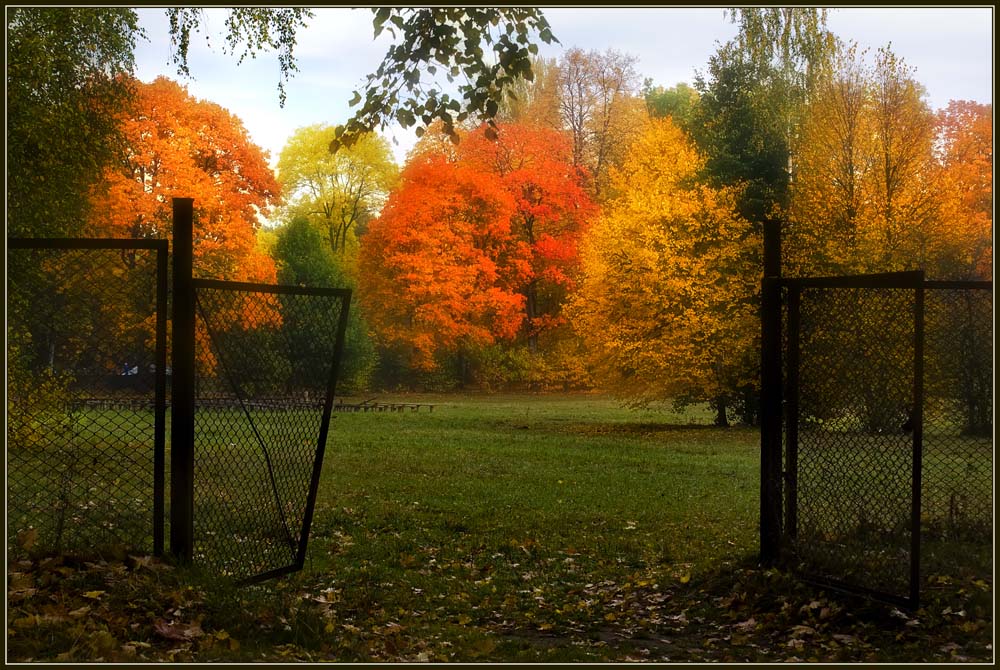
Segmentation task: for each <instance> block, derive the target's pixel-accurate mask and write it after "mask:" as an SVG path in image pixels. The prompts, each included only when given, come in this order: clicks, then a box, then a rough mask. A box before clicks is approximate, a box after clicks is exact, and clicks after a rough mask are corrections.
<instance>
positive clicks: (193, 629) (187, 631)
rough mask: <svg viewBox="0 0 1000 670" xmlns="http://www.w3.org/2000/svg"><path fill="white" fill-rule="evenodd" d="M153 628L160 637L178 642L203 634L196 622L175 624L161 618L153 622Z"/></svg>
mask: <svg viewBox="0 0 1000 670" xmlns="http://www.w3.org/2000/svg"><path fill="white" fill-rule="evenodd" d="M153 630H154V631H156V633H157V634H158V635H160V636H161V637H165V638H166V639H168V640H177V641H178V642H188V641H190V640H194V639H195V638H199V637H201V636H202V635H204V634H205V632H204V631H202V629H201V626H199V625H198V624H196V623H193V624H182V623H177V624H175V623H167V622H166V621H164V620H163V619H157V620H156V623H154V624H153Z"/></svg>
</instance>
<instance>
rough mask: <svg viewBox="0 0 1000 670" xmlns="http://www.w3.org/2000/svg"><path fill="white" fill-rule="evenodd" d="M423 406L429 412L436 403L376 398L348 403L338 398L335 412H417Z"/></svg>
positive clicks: (334, 407)
mask: <svg viewBox="0 0 1000 670" xmlns="http://www.w3.org/2000/svg"><path fill="white" fill-rule="evenodd" d="M422 407H426V408H427V410H428V411H429V412H433V411H434V405H432V404H430V403H425V402H378V401H376V400H375V399H374V398H372V399H370V400H362V401H361V402H357V403H348V402H344V401H343V400H338V401H337V402H335V403H334V405H333V411H335V412H402V411H404V410H407V409H408V410H410V411H411V412H417V411H419V410H420V409H421V408H422Z"/></svg>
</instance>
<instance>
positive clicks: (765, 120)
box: [8, 8, 992, 423]
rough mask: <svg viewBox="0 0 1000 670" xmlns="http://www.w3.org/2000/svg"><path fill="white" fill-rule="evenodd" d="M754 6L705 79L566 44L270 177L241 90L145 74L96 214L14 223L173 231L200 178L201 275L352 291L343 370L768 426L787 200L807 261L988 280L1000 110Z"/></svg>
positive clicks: (313, 133)
mask: <svg viewBox="0 0 1000 670" xmlns="http://www.w3.org/2000/svg"><path fill="white" fill-rule="evenodd" d="M732 16H733V20H735V21H737V22H738V24H739V28H740V29H739V32H738V35H737V37H736V38H734V39H733V40H732V41H730V42H728V43H726V44H723V45H721V46H720V47H719V48H718V50H717V51H716V53H715V54H714V55H713V56H712V58H711V59H710V61H709V63H708V64H707V66H706V68H705V71H704V74H703V75H702V76H700V77H699V78H698V79H696V80H695V81H694V82H692V83H691V84H687V83H678V84H676V85H674V86H671V87H665V86H663V85H658V84H656V83H655V82H653V81H651V80H650V79H645V80H640V75H639V72H638V71H637V69H636V66H637V62H636V60H635V59H634V58H632V57H631V56H628V55H627V54H624V53H619V52H616V51H607V52H604V53H598V52H585V51H582V50H580V49H575V48H571V49H568V50H567V51H566V52H565V53H564V54H563V55H562V56H561V57H560V58H558V59H555V60H543V59H536V60H535V61H534V63H533V68H532V76H531V77H530V78H525V77H522V78H521V79H518V80H517V81H516V82H515V83H514V85H512V86H511V87H510V91H509V92H510V93H511V94H512V95H508V97H507V98H506V99H505V100H506V101H505V103H504V104H503V105H500V106H499V107H497V108H496V109H495V110H493V111H495V113H496V114H495V119H494V123H481V122H480V121H479V120H476V119H473V118H471V117H470V118H469V119H467V120H466V122H465V123H464V125H463V124H458V125H454V126H451V127H444V126H443V125H435V124H433V123H430V121H431V119H428V120H426V121H427V122H428V123H430V125H429V127H428V128H429V129H428V130H426V131H424V130H423V129H421V130H420V135H421V137H420V139H419V141H418V143H417V145H416V146H415V147H414V149H413V150H412V151H411V152H410V154H409V155H408V157H407V160H406V162H405V164H404V165H403V166H402V167H401V168H400V167H398V166H396V165H395V164H394V162H393V160H392V156H391V151H390V148H389V146H388V144H387V143H386V141H385V140H384V139H382V138H381V137H380V136H378V135H376V134H368V135H365V136H363V137H362V139H360V140H359V141H357V142H355V143H354V144H352V145H351V146H350V147H340V148H339V150H338V151H336V152H334V153H331V151H330V148H331V145H332V144H337V142H335V138H336V134H335V133H336V131H335V129H334V127H333V126H327V125H316V126H311V127H307V128H301V129H299V130H298V131H297V132H296V133H295V134H294V135H293V137H291V138H290V139H289V141H288V143H287V145H286V146H285V148H284V149H283V151H282V152H281V155H280V157H279V160H278V164H277V170H276V173H275V172H272V171H271V170H270V169H269V168H268V166H267V159H266V157H265V155H264V153H263V152H262V151H261V150H260V149H259V148H258V147H256V145H254V144H253V142H252V141H251V139H250V138H249V137H248V135H247V133H246V130H245V129H244V128H243V126H242V123H241V122H240V121H239V119H237V118H235V117H234V116H232V115H231V114H229V113H228V112H227V111H226V110H224V109H222V108H220V107H219V106H218V105H215V104H214V103H211V102H207V101H202V100H196V99H194V98H192V97H191V96H190V95H189V94H188V93H187V91H186V90H185V89H184V88H183V87H181V86H180V85H178V84H176V83H174V82H172V81H169V80H167V79H163V78H161V79H158V80H156V81H155V82H152V83H150V84H142V83H140V82H134V81H133V82H131V83H129V87H130V88H131V90H132V92H133V94H134V99H133V103H132V104H130V105H129V106H127V107H125V108H123V109H120V110H118V111H116V112H115V114H114V115H112V116H108V115H97V116H94V117H93V123H95V124H96V123H97V122H98V121H101V122H102V123H104V122H107V120H108V119H109V118H113V119H115V120H116V122H117V125H116V128H118V129H119V131H120V134H121V142H120V143H117V144H110V145H109V146H108V148H107V151H108V154H109V155H110V156H111V159H110V160H108V161H107V163H106V164H105V165H103V166H102V167H101V169H100V170H95V171H94V175H93V178H92V179H91V180H89V181H88V182H87V184H86V185H85V186H82V185H81V187H80V188H81V189H82V190H83V191H84V192H85V193H86V198H87V201H88V203H89V207H88V208H87V209H86V211H87V212H88V214H87V216H86V217H84V218H83V220H82V221H81V220H78V219H74V218H71V217H69V218H60V217H55V218H49V219H45V220H44V221H42V220H39V221H35V220H33V219H31V218H30V217H23V218H20V219H18V221H17V225H11V218H10V214H8V222H9V229H10V230H11V231H12V232H13V231H20V230H24V229H29V230H35V228H37V229H38V230H42V229H44V230H45V231H46V232H50V231H53V230H54V231H56V232H62V233H63V234H74V235H81V234H82V235H87V236H98V235H99V236H111V237H168V236H169V234H170V216H169V207H170V205H169V202H170V198H171V197H172V196H175V195H176V196H185V197H194V198H195V199H196V210H197V217H198V218H197V221H196V236H197V240H196V245H195V256H196V259H195V262H196V272H198V273H200V274H202V275H203V276H212V277H221V278H231V279H244V280H255V281H279V282H282V283H293V284H308V285H332V286H349V287H351V288H353V289H355V295H356V296H357V302H356V304H355V307H354V309H353V310H352V317H351V323H350V326H349V332H348V346H347V359H346V361H345V375H344V386H343V387H342V388H343V390H344V391H346V392H361V391H362V390H369V389H400V388H406V389H439V390H443V389H457V388H469V387H476V388H488V389H503V388H525V389H573V388H601V389H607V390H612V391H614V392H615V393H617V394H618V395H619V396H620V397H622V398H623V399H624V400H626V401H628V402H631V403H633V404H644V403H647V402H650V401H653V400H662V399H665V398H673V399H676V400H678V401H679V402H711V403H712V404H713V406H714V407H715V409H716V411H717V416H718V422H719V423H725V422H727V421H729V420H732V419H733V418H739V419H740V420H743V421H746V422H753V421H755V420H756V414H755V408H756V388H755V385H756V380H757V376H758V375H757V364H758V355H757V352H758V348H759V346H758V341H757V338H758V332H759V327H758V322H757V309H758V302H759V300H758V298H759V296H758V293H759V284H760V275H761V230H762V226H763V224H764V222H765V221H766V220H769V219H776V220H778V221H780V222H781V223H782V229H783V232H784V236H785V245H784V248H785V263H786V267H785V268H784V271H785V272H786V273H787V274H789V275H807V274H833V273H844V272H876V271H877V272H884V271H893V270H905V269H913V268H924V269H926V270H927V271H928V274H929V276H930V277H932V278H938V279H969V278H988V277H990V276H991V274H992V105H990V104H986V105H983V104H978V103H973V102H962V101H955V102H952V103H950V104H949V106H948V107H947V108H946V109H943V110H932V109H930V108H929V106H928V103H927V102H926V96H925V92H924V90H923V88H922V86H921V85H920V83H919V82H918V81H917V79H916V78H915V75H914V72H913V70H912V69H911V68H909V67H908V66H907V65H906V64H905V63H904V62H902V60H901V59H899V58H898V57H897V56H895V55H894V54H893V53H892V52H891V50H890V49H889V48H883V49H879V50H878V51H876V52H875V53H873V54H872V53H866V52H862V51H860V50H859V49H858V48H857V47H856V46H853V45H846V44H843V43H841V42H840V41H839V40H838V39H837V38H836V36H834V35H832V34H830V33H829V32H828V31H827V30H826V28H825V24H824V14H823V12H822V11H819V10H811V9H805V8H796V9H780V10H779V9H744V10H738V11H737V12H735V13H734V14H733V15H732ZM113 47H114V48H115V49H121V50H125V49H127V47H128V45H124V44H121V45H119V44H114V45H113ZM8 79H9V80H10V76H8ZM116 81H117V80H116ZM14 93H15V97H16V96H17V95H19V94H18V91H17V90H16V89H15V91H14ZM25 95H27V94H25ZM18 100H20V98H17V99H15V101H14V102H17V101H18ZM9 102H10V95H9ZM11 113H12V114H14V115H15V116H17V115H21V116H24V115H23V114H21V112H19V111H17V109H16V108H15V109H14V111H12V112H11ZM21 116H19V117H18V118H21ZM86 118H90V117H86ZM24 122H25V123H26V124H29V126H30V123H29V120H27V119H25V120H24ZM43 130H44V128H40V129H39V132H42V131H43ZM21 135H25V133H23V132H21ZM32 137H33V136H32ZM28 139H30V140H31V141H32V142H37V141H38V139H37V138H34V139H31V138H30V137H29V138H28ZM25 142H28V140H25ZM31 146H34V145H31V144H30V143H25V144H24V146H23V147H21V146H20V145H18V146H17V147H15V148H16V149H17V150H18V151H21V153H24V154H25V155H28V153H27V152H28V151H29V149H30V148H31ZM20 155H21V154H16V156H20ZM46 155H48V154H46ZM11 167H12V169H14V167H15V166H14V165H12V166H11ZM22 182H23V183H24V184H27V183H28V182H26V181H25V179H21V180H19V182H18V183H19V184H21V183H22ZM18 188H20V186H18ZM45 188H50V187H49V186H46V187H45ZM32 193H35V191H32V190H31V189H29V188H27V187H25V189H23V193H22V191H17V192H16V193H15V194H14V195H15V196H16V197H17V198H19V199H22V200H24V201H25V202H26V203H27V200H28V197H29V195H31V194H32ZM9 195H10V193H9ZM32 197H34V196H32ZM60 197H61V196H60ZM63 200H65V198H63ZM18 206H19V207H20V208H21V209H31V206H30V203H28V204H25V205H23V206H22V205H20V204H19V205H18ZM77 209H79V208H77ZM31 211H34V209H32V210H31ZM67 211H77V210H76V209H73V208H71V207H69V206H67ZM265 220H268V221H270V222H271V224H272V225H264V223H263V222H264V221H265ZM39 226H40V227H41V228H38V227H39Z"/></svg>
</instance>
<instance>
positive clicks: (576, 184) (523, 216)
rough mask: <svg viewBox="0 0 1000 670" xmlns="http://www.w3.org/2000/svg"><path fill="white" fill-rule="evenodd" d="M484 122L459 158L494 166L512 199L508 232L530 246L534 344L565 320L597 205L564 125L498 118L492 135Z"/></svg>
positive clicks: (528, 296)
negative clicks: (555, 126) (566, 302)
mask: <svg viewBox="0 0 1000 670" xmlns="http://www.w3.org/2000/svg"><path fill="white" fill-rule="evenodd" d="M486 130H487V127H486V126H482V127H480V128H479V129H477V130H476V131H474V132H473V133H471V134H470V135H469V136H468V137H466V138H465V139H463V140H462V142H461V143H460V144H459V145H458V149H457V159H458V161H459V162H461V163H462V164H463V165H465V166H467V167H468V168H470V169H474V170H477V171H479V172H482V173H488V174H491V175H492V176H493V177H492V178H493V179H495V180H497V181H498V183H499V184H500V185H502V187H503V188H504V190H506V191H507V192H508V193H509V194H510V195H511V197H512V198H513V200H514V204H515V209H514V213H513V215H512V217H511V221H510V224H511V234H512V235H513V236H514V237H515V238H516V239H517V240H518V241H519V242H521V243H523V244H524V245H526V246H527V249H528V250H529V255H528V258H529V262H530V271H529V272H528V274H527V275H526V276H525V277H524V280H523V283H522V284H521V285H520V286H519V287H518V290H519V291H520V292H521V294H522V295H523V296H524V306H525V316H526V321H525V324H524V330H525V335H526V336H527V340H528V343H529V346H530V347H531V348H532V349H533V350H534V349H535V348H536V346H537V338H538V336H539V335H540V334H542V333H544V332H547V331H550V330H552V329H554V328H556V327H558V326H560V325H562V324H563V323H565V319H564V318H563V316H562V303H563V302H564V300H565V298H566V294H567V292H568V291H570V290H572V289H573V288H574V286H575V285H576V280H577V277H578V275H579V264H580V260H579V245H580V239H581V237H582V235H583V233H584V231H585V230H586V227H587V225H588V223H589V221H590V220H591V218H592V217H593V216H594V214H595V213H596V210H597V208H596V206H595V205H594V203H593V202H592V201H591V199H590V197H589V196H588V195H587V192H586V191H585V190H584V188H583V181H584V177H585V175H584V174H583V173H582V172H581V171H580V169H579V168H577V167H575V166H574V165H573V147H572V143H571V140H570V138H569V136H568V135H566V134H565V133H563V132H560V131H557V130H553V129H551V128H544V127H540V126H534V125H527V124H513V123H512V124H501V125H500V126H499V127H498V129H497V138H496V139H495V140H491V139H490V138H488V137H487V135H486Z"/></svg>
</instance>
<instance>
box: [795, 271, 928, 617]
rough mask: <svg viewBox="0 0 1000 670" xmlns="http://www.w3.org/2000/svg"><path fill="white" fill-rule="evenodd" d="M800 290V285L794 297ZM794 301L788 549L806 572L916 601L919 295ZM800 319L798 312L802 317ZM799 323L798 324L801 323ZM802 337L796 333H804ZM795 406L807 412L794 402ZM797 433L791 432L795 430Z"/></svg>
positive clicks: (840, 291) (810, 292)
mask: <svg viewBox="0 0 1000 670" xmlns="http://www.w3.org/2000/svg"><path fill="white" fill-rule="evenodd" d="M794 290H795V289H793V291H794ZM795 300H796V298H790V302H791V303H792V308H791V309H789V316H788V318H789V322H788V326H789V327H788V330H789V333H790V340H791V341H790V344H789V346H790V347H793V346H795V345H794V344H793V342H794V341H795V340H797V342H798V347H797V352H796V354H797V356H796V355H795V354H793V353H791V351H790V352H789V357H788V358H789V360H788V399H789V403H790V404H791V407H790V408H789V411H790V412H791V411H796V412H797V416H798V420H797V423H796V425H794V426H793V425H791V424H789V428H791V429H792V430H793V431H794V429H796V428H797V435H795V436H794V437H790V438H789V439H786V444H787V445H788V446H789V447H792V441H793V439H794V441H795V445H794V448H790V449H789V450H788V462H787V463H786V470H787V471H788V472H789V473H790V475H791V476H790V477H789V478H788V481H789V484H788V487H787V488H788V491H787V496H788V501H787V507H786V510H787V512H786V518H787V519H788V522H787V524H786V526H787V527H786V535H787V537H788V539H789V542H788V550H789V552H790V553H791V555H792V557H793V559H794V560H795V561H796V562H797V563H799V564H800V565H801V566H802V570H803V571H804V572H806V573H808V574H810V575H811V576H814V577H818V578H821V579H823V580H826V581H844V582H848V583H850V584H852V585H854V586H856V587H858V588H859V589H861V590H866V591H872V592H882V593H886V594H891V595H892V596H894V597H897V598H900V599H906V598H908V597H909V595H910V588H911V582H910V580H911V565H912V564H913V561H914V560H915V556H914V554H913V539H914V538H913V532H912V523H913V505H914V504H915V503H916V502H917V501H915V500H914V497H913V493H914V491H913V479H914V458H915V453H914V449H913V430H912V426H910V425H908V422H910V421H911V415H912V409H913V400H914V348H913V342H914V317H913V315H914V291H911V290H898V289H867V288H865V289H862V288H802V289H801V290H800V291H799V292H798V296H797V301H798V303H799V304H798V306H797V309H796V306H795V304H794V303H795ZM796 312H797V315H796ZM796 316H797V317H798V318H796ZM796 331H797V332H796ZM796 405H797V407H796ZM786 430H788V428H786Z"/></svg>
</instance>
